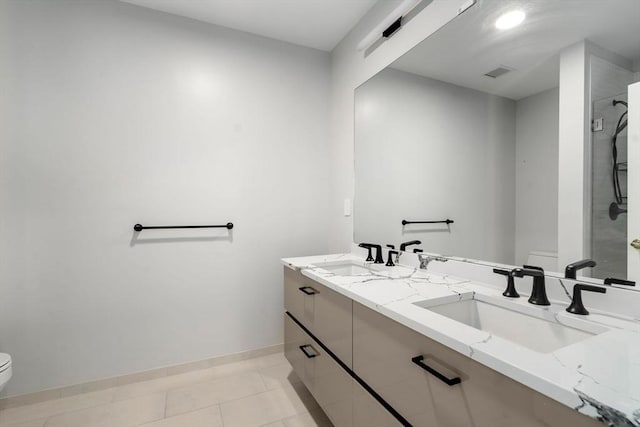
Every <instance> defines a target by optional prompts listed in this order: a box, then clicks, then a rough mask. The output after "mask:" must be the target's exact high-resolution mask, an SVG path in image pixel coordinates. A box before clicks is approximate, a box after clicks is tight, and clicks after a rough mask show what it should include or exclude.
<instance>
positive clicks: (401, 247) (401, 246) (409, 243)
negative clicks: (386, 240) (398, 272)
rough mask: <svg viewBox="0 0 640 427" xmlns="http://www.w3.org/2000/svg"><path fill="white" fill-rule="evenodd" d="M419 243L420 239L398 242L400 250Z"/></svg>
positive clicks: (402, 250)
mask: <svg viewBox="0 0 640 427" xmlns="http://www.w3.org/2000/svg"><path fill="white" fill-rule="evenodd" d="M420 244H422V242H421V241H420V240H411V241H409V242H404V243H400V252H404V251H405V250H406V249H407V246H411V245H420Z"/></svg>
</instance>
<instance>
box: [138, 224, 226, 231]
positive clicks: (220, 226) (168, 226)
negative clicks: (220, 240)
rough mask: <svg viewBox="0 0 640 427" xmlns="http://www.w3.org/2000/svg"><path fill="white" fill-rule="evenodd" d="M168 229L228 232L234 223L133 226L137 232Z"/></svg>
mask: <svg viewBox="0 0 640 427" xmlns="http://www.w3.org/2000/svg"><path fill="white" fill-rule="evenodd" d="M167 228H226V229H228V230H231V229H232V228H233V223H232V222H228V223H226V224H224V225H153V226H149V225H142V224H136V225H134V226H133V229H134V230H135V231H142V230H158V229H167Z"/></svg>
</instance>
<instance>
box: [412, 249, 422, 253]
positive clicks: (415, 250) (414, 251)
mask: <svg viewBox="0 0 640 427" xmlns="http://www.w3.org/2000/svg"><path fill="white" fill-rule="evenodd" d="M422 252H424V251H423V250H422V249H418V248H415V249H414V250H413V253H414V254H419V253H422Z"/></svg>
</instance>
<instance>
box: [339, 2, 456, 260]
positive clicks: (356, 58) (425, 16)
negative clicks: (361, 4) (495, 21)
mask: <svg viewBox="0 0 640 427" xmlns="http://www.w3.org/2000/svg"><path fill="white" fill-rule="evenodd" d="M399 3H400V0H391V1H380V2H378V3H377V4H376V5H375V6H374V7H373V8H372V9H371V10H370V11H369V13H367V15H365V16H364V17H363V18H362V20H360V22H359V23H358V25H357V26H356V27H355V28H354V29H353V30H352V31H351V32H350V33H349V34H348V35H347V36H346V37H345V38H344V39H343V40H342V41H341V42H340V43H339V44H338V46H336V48H335V49H334V50H333V52H332V53H331V123H330V139H329V156H330V162H331V178H330V182H329V184H330V192H329V205H328V210H329V211H328V219H329V224H330V232H329V235H328V241H329V249H330V251H331V252H341V251H349V250H350V249H351V244H352V242H353V217H345V216H344V214H343V207H344V200H345V199H352V197H353V193H354V157H353V155H354V121H353V114H354V89H355V88H356V87H358V86H359V85H361V84H362V83H364V82H365V81H366V80H367V79H369V78H371V77H372V76H373V75H375V74H376V73H378V72H379V71H381V70H382V69H384V68H385V67H386V66H387V65H389V64H391V63H392V62H393V61H395V60H396V59H398V58H399V57H400V56H401V55H403V54H404V53H406V52H407V51H408V50H409V49H411V48H412V47H414V46H415V45H417V44H418V43H420V42H421V41H422V40H424V39H425V38H426V37H428V36H429V35H430V34H432V33H433V32H435V31H436V30H438V29H439V28H441V27H442V26H443V25H444V24H446V23H447V22H449V21H450V20H451V19H453V18H454V17H455V16H456V15H457V11H458V8H459V6H460V5H461V4H463V3H465V1H464V0H434V1H433V2H432V3H431V4H430V5H429V6H428V7H426V8H425V9H423V10H422V11H421V12H420V13H419V14H418V15H416V17H415V18H414V19H413V20H411V21H410V22H408V23H407V24H406V25H404V26H403V27H402V29H401V30H400V31H398V32H397V33H396V34H395V35H394V36H393V37H391V38H390V39H389V40H388V41H386V42H385V43H384V44H382V45H381V46H380V47H378V49H376V50H375V51H374V52H373V53H371V54H370V55H369V56H367V57H365V56H364V53H363V52H358V51H357V49H356V46H357V45H358V43H359V42H360V41H361V40H362V39H363V38H364V37H365V36H366V35H367V34H369V32H370V31H371V30H373V29H374V28H375V27H376V26H377V25H378V24H379V23H380V22H381V21H382V20H383V19H384V18H385V17H386V16H387V15H388V14H389V13H390V12H391V11H392V10H393V9H394V8H395V7H396V6H397V5H398V4H399Z"/></svg>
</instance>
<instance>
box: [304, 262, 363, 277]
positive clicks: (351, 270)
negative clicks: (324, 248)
mask: <svg viewBox="0 0 640 427" xmlns="http://www.w3.org/2000/svg"><path fill="white" fill-rule="evenodd" d="M316 266H317V267H320V268H322V269H324V270H327V271H329V272H331V273H333V274H336V275H338V276H362V275H365V274H371V271H372V269H370V268H367V267H363V266H362V264H357V263H355V262H352V261H342V262H332V263H323V264H316Z"/></svg>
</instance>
